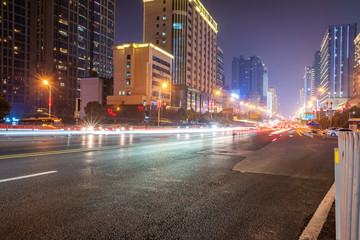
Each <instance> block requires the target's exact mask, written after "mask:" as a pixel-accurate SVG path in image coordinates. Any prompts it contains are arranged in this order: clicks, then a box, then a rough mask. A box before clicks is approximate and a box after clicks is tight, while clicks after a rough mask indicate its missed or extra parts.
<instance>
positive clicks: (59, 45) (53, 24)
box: [30, 0, 115, 115]
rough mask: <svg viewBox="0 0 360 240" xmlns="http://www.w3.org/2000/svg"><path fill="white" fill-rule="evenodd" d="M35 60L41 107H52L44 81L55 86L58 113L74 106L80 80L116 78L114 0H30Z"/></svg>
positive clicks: (36, 90) (36, 102)
mask: <svg viewBox="0 0 360 240" xmlns="http://www.w3.org/2000/svg"><path fill="white" fill-rule="evenodd" d="M30 5H31V40H30V42H31V57H30V58H31V60H30V61H31V63H32V66H33V69H34V70H35V72H34V79H33V81H34V82H33V87H34V90H32V92H33V93H34V96H33V98H32V99H33V100H34V105H35V106H36V107H45V106H47V97H48V96H47V91H46V89H45V88H44V86H42V82H41V79H45V78H46V79H47V80H48V81H49V82H50V84H51V85H52V89H53V91H52V106H53V109H54V110H55V113H57V114H60V115H61V112H62V111H63V110H64V109H69V110H73V109H74V107H75V99H76V97H79V96H80V94H79V90H80V78H87V77H102V78H106V79H111V78H112V75H113V69H112V46H113V45H114V25H115V3H114V0H102V1H101V2H100V1H94V0H72V1H60V0H55V1H48V0H31V3H30Z"/></svg>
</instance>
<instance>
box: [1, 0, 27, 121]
mask: <svg viewBox="0 0 360 240" xmlns="http://www.w3.org/2000/svg"><path fill="white" fill-rule="evenodd" d="M29 3H30V0H22V1H2V2H1V4H0V34H1V35H0V95H2V96H3V97H4V98H5V99H7V100H8V101H9V102H10V104H11V106H12V116H15V117H20V116H21V114H22V113H23V112H25V111H27V109H28V108H29V107H30V106H29V103H30V96H29V86H30V82H29V76H30V74H31V73H30V8H29ZM0 120H1V119H0Z"/></svg>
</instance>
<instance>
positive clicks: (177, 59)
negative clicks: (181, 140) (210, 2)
mask: <svg viewBox="0 0 360 240" xmlns="http://www.w3.org/2000/svg"><path fill="white" fill-rule="evenodd" d="M143 2H144V30H143V41H144V42H149V43H152V44H154V45H155V46H157V47H160V48H162V49H164V50H165V51H167V52H169V53H172V55H173V56H174V62H173V66H174V68H173V69H174V71H173V79H172V83H173V86H172V88H173V89H172V90H173V98H172V104H173V105H174V106H176V107H186V108H188V109H190V108H193V109H194V110H195V111H199V112H205V111H208V110H209V106H210V105H211V99H212V96H213V95H214V94H215V90H216V88H217V32H218V30H217V23H216V22H215V21H214V19H213V18H212V17H211V15H210V14H209V12H208V11H207V10H206V9H205V7H204V6H203V5H202V3H201V2H200V1H199V0H165V1H164V0H153V1H148V0H143Z"/></svg>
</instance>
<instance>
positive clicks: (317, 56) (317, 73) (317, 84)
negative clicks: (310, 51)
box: [313, 51, 321, 95]
mask: <svg viewBox="0 0 360 240" xmlns="http://www.w3.org/2000/svg"><path fill="white" fill-rule="evenodd" d="M320 56H321V55H320V51H316V52H315V56H314V62H313V67H314V74H315V76H314V77H315V90H314V91H315V95H318V90H319V88H320V59H321V58H320Z"/></svg>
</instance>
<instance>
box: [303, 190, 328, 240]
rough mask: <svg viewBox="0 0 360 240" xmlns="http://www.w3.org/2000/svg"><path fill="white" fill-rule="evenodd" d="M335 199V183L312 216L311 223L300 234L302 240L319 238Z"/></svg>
mask: <svg viewBox="0 0 360 240" xmlns="http://www.w3.org/2000/svg"><path fill="white" fill-rule="evenodd" d="M334 201H335V183H334V184H333V185H332V186H331V188H330V190H329V192H328V193H327V194H326V196H325V197H324V199H323V200H322V202H321V203H320V205H319V207H318V209H317V210H316V212H315V214H314V216H313V217H312V218H311V220H310V222H309V224H308V225H307V226H306V228H305V230H304V231H303V232H302V234H301V236H300V238H299V239H300V240H305V239H317V238H318V236H319V234H320V232H321V229H322V228H323V226H324V223H325V221H326V219H327V217H328V215H329V212H330V208H331V206H332V204H333V203H334Z"/></svg>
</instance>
